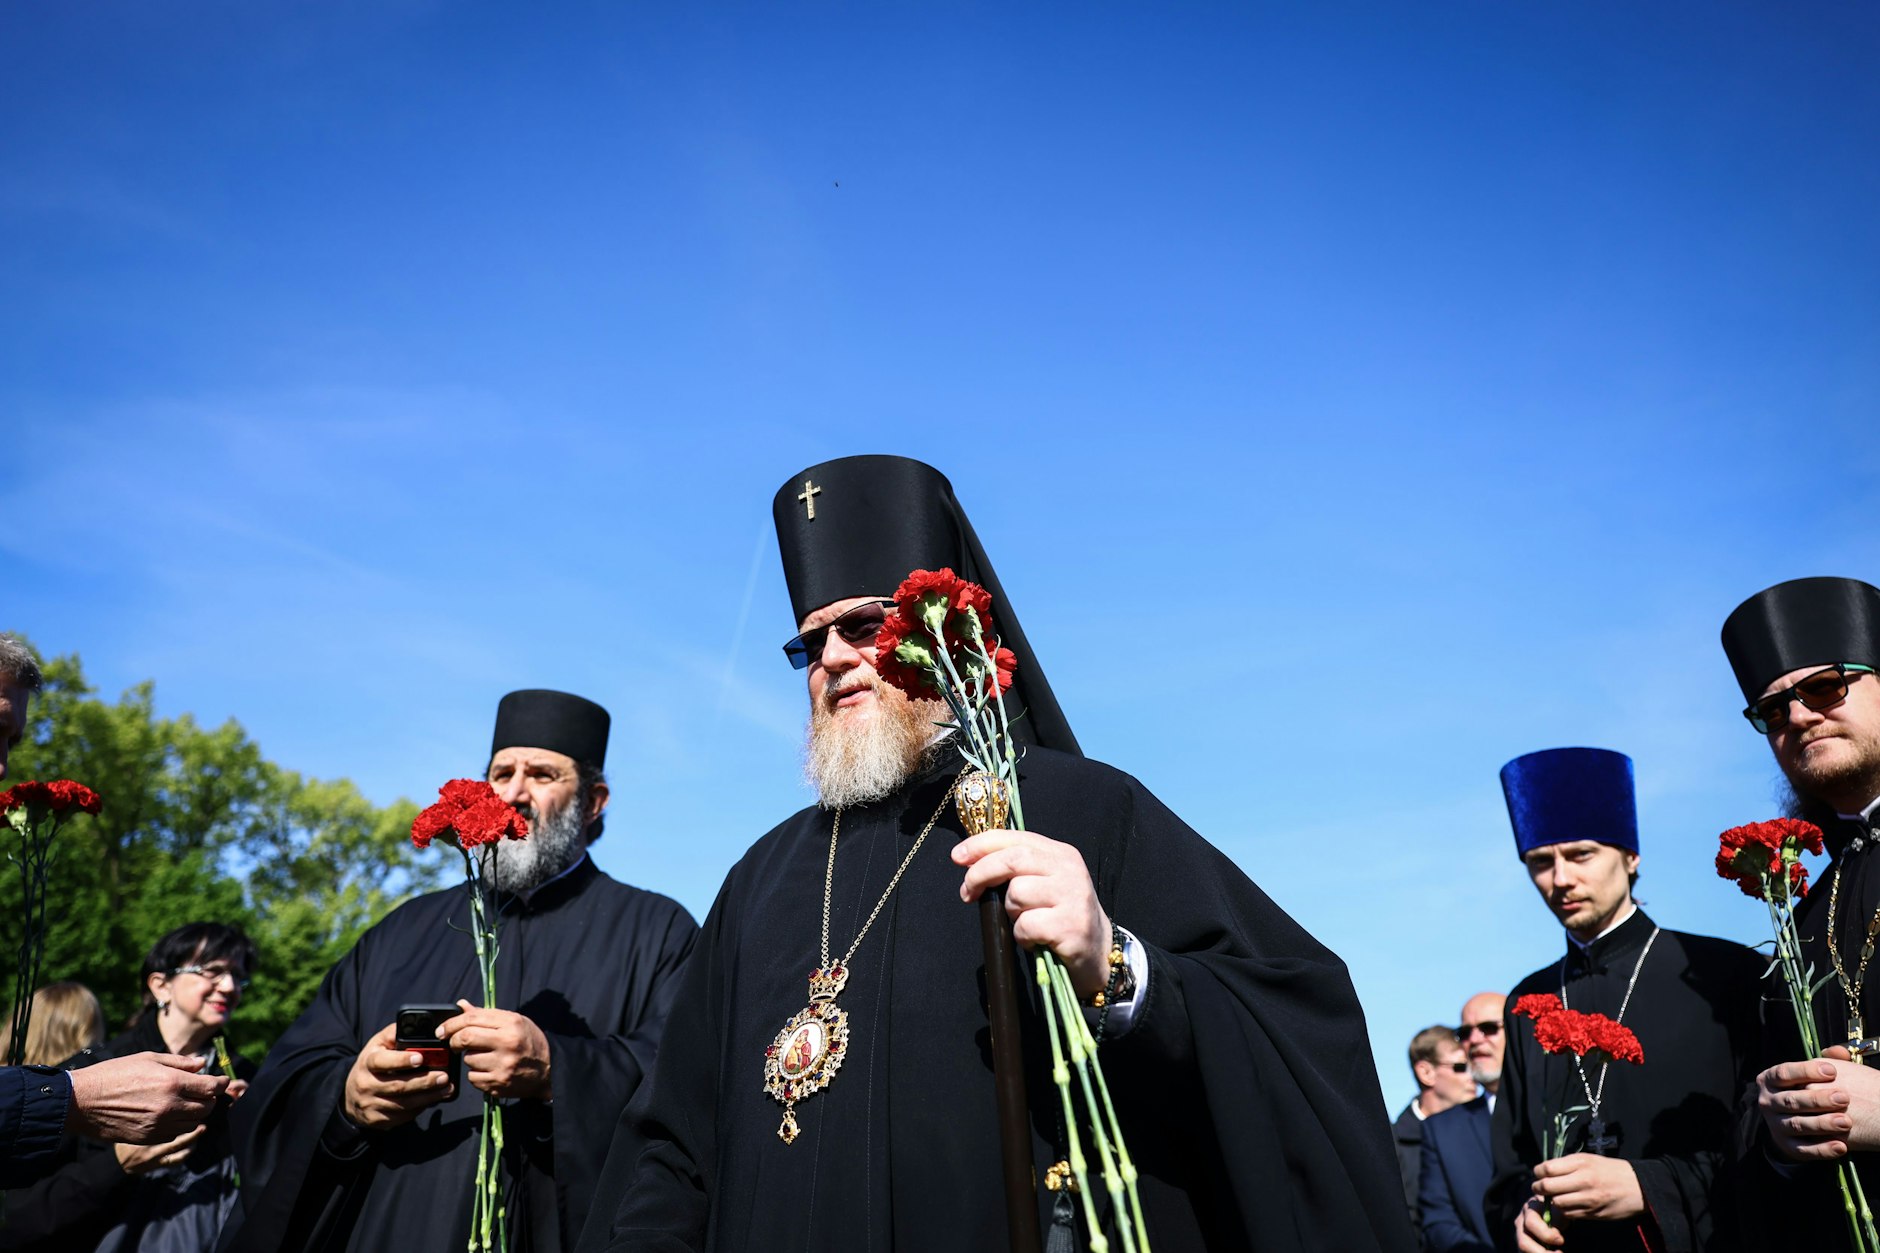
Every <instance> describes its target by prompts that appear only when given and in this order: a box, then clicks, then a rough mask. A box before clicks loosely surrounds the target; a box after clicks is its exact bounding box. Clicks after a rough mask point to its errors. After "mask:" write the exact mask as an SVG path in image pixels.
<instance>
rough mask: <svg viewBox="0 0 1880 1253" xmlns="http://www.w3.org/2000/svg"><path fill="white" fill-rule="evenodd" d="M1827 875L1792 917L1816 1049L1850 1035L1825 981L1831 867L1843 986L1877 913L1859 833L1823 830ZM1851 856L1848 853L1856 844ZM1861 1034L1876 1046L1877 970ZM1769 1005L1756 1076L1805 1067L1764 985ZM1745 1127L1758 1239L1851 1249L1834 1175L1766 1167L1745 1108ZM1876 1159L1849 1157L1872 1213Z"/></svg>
mask: <svg viewBox="0 0 1880 1253" xmlns="http://www.w3.org/2000/svg"><path fill="white" fill-rule="evenodd" d="M1824 834H1825V835H1826V836H1827V845H1828V853H1829V855H1830V857H1831V858H1832V866H1831V868H1829V869H1828V870H1826V871H1824V873H1823V874H1822V876H1821V878H1820V879H1819V880H1818V881H1815V882H1811V883H1810V884H1809V889H1808V895H1807V896H1805V897H1804V898H1803V899H1802V903H1801V904H1800V905H1799V906H1798V907H1797V908H1796V911H1795V929H1796V933H1797V934H1798V935H1799V936H1800V937H1801V941H1802V961H1803V963H1804V964H1805V965H1809V966H1812V967H1813V969H1814V972H1815V977H1816V978H1821V977H1823V976H1827V982H1826V983H1824V984H1822V986H1821V987H1820V988H1818V989H1816V991H1815V998H1814V1005H1815V1034H1816V1035H1817V1036H1818V1037H1819V1039H1820V1041H1821V1047H1823V1048H1827V1047H1829V1046H1830V1045H1834V1044H1842V1043H1845V1042H1846V1040H1847V1037H1848V1031H1849V1026H1850V1023H1849V1015H1848V1012H1847V993H1846V992H1845V991H1844V990H1843V989H1842V987H1841V983H1840V980H1839V979H1837V978H1835V977H1834V975H1833V974H1832V971H1833V970H1834V964H1833V958H1831V957H1830V956H1829V954H1828V901H1829V899H1830V889H1831V888H1832V886H1833V880H1832V876H1833V874H1834V873H1835V871H1834V869H1833V868H1832V867H1833V866H1838V867H1839V868H1840V874H1841V884H1840V893H1839V900H1837V901H1836V902H1835V930H1836V932H1837V935H1836V937H1835V940H1836V943H1837V944H1838V945H1839V947H1840V951H1841V961H1842V963H1843V965H1844V966H1845V968H1846V970H1847V974H1848V977H1849V978H1850V979H1851V978H1853V977H1854V974H1855V972H1856V971H1857V970H1858V969H1859V967H1860V948H1861V945H1862V943H1863V942H1865V939H1866V935H1867V927H1868V924H1869V923H1871V922H1872V921H1873V918H1874V915H1875V911H1876V910H1880V853H1876V851H1875V844H1876V840H1875V838H1874V836H1873V835H1872V834H1870V833H1869V832H1868V830H1867V829H1866V827H1865V826H1864V825H1863V824H1860V823H1857V822H1847V821H1842V822H1830V823H1828V824H1827V825H1826V827H1825V829H1824ZM1856 839H1858V840H1859V846H1858V847H1856V846H1855V843H1854V842H1855V840H1856ZM1860 991H1861V997H1860V999H1861V1015H1862V1022H1861V1026H1862V1031H1863V1034H1864V1035H1865V1036H1867V1037H1869V1038H1871V1037H1873V1036H1880V968H1876V966H1875V965H1874V964H1872V963H1869V965H1868V973H1867V977H1866V978H1865V979H1863V980H1862V981H1861V990H1860ZM1768 996H1769V999H1768V1000H1767V1001H1766V1002H1765V1003H1764V1006H1763V1017H1764V1023H1765V1026H1764V1034H1763V1053H1762V1056H1761V1057H1760V1058H1759V1059H1758V1060H1759V1063H1760V1065H1761V1066H1765V1067H1766V1066H1773V1065H1775V1064H1776V1063H1778V1062H1794V1061H1801V1060H1802V1059H1803V1052H1802V1043H1801V1036H1800V1034H1799V1033H1798V1032H1797V1031H1796V1030H1795V1017H1794V1014H1793V1012H1792V1011H1791V1010H1790V1009H1789V1001H1788V996H1787V994H1786V990H1785V989H1784V988H1783V987H1782V986H1780V985H1779V984H1777V983H1776V982H1775V976H1771V978H1770V987H1769V993H1768ZM1867 1064H1868V1065H1869V1066H1874V1065H1880V1058H1871V1057H1870V1058H1868V1059H1867ZM1745 1106H1746V1110H1745V1119H1744V1121H1745V1127H1746V1130H1747V1131H1748V1136H1747V1141H1748V1146H1747V1147H1748V1153H1747V1155H1746V1156H1747V1159H1748V1160H1747V1167H1748V1169H1749V1171H1750V1172H1751V1175H1752V1178H1753V1179H1754V1180H1755V1185H1756V1189H1757V1192H1758V1194H1759V1195H1760V1196H1761V1198H1762V1200H1761V1201H1760V1202H1759V1204H1758V1205H1757V1206H1756V1207H1755V1212H1754V1215H1753V1217H1754V1218H1755V1219H1756V1220H1757V1222H1758V1225H1757V1228H1756V1234H1757V1238H1758V1239H1761V1240H1764V1241H1766V1242H1768V1245H1769V1247H1776V1245H1777V1244H1778V1243H1790V1242H1792V1243H1793V1245H1794V1247H1797V1248H1807V1249H1809V1250H1811V1253H1812V1251H1815V1250H1819V1251H1820V1253H1835V1251H1836V1250H1839V1249H1848V1248H1852V1247H1853V1244H1852V1241H1851V1239H1850V1238H1849V1235H1848V1229H1847V1220H1846V1218H1845V1216H1844V1214H1843V1210H1842V1207H1841V1192H1840V1188H1839V1187H1838V1186H1837V1184H1836V1182H1835V1174H1836V1172H1835V1169H1834V1167H1833V1166H1830V1165H1826V1164H1822V1163H1814V1162H1787V1161H1785V1162H1783V1163H1782V1164H1781V1165H1780V1166H1775V1165H1773V1164H1772V1153H1771V1149H1770V1140H1769V1135H1768V1132H1767V1131H1766V1130H1765V1129H1764V1126H1763V1122H1762V1117H1761V1115H1760V1114H1759V1113H1758V1112H1757V1111H1756V1109H1755V1108H1754V1104H1753V1094H1752V1099H1751V1100H1746V1101H1745ZM1876 1159H1880V1154H1874V1153H1857V1154H1855V1155H1854V1156H1853V1157H1852V1158H1851V1159H1850V1160H1852V1161H1853V1163H1854V1166H1855V1169H1856V1170H1857V1171H1858V1172H1859V1174H1860V1180H1861V1188H1862V1190H1864V1191H1865V1192H1866V1194H1867V1203H1868V1205H1869V1206H1872V1207H1880V1160H1876Z"/></svg>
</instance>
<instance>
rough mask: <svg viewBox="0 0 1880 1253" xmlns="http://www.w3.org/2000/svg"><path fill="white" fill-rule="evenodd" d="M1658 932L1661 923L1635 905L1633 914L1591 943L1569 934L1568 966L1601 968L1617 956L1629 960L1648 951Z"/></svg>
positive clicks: (1600, 934) (1609, 928)
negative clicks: (1658, 925) (1648, 944)
mask: <svg viewBox="0 0 1880 1253" xmlns="http://www.w3.org/2000/svg"><path fill="white" fill-rule="evenodd" d="M1657 929H1658V927H1657V924H1656V923H1654V922H1652V920H1651V919H1650V918H1647V917H1646V916H1645V911H1644V910H1643V909H1641V908H1639V906H1638V904H1637V903H1636V902H1634V903H1633V905H1632V912H1631V913H1629V914H1627V915H1626V916H1625V918H1624V919H1623V920H1622V921H1620V922H1619V923H1617V924H1615V925H1614V926H1611V927H1608V928H1607V929H1606V930H1604V931H1602V932H1600V933H1599V934H1598V935H1596V936H1594V937H1593V939H1592V940H1591V941H1590V942H1589V943H1586V944H1582V943H1580V941H1579V939H1578V938H1577V937H1576V936H1574V934H1573V933H1572V932H1571V931H1569V932H1568V933H1567V958H1568V962H1567V964H1568V966H1569V968H1571V967H1574V966H1576V965H1583V966H1587V967H1590V968H1594V969H1597V968H1599V967H1601V966H1604V965H1605V964H1606V963H1607V962H1609V961H1611V960H1613V958H1615V957H1620V956H1626V957H1629V956H1631V955H1632V954H1634V953H1636V952H1637V951H1638V950H1639V949H1642V948H1644V947H1645V943H1646V941H1648V940H1650V939H1651V936H1652V932H1654V931H1656V930H1657Z"/></svg>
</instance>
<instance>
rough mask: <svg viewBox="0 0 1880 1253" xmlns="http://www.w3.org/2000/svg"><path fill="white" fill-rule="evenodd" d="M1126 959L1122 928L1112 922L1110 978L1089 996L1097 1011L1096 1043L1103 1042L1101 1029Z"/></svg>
mask: <svg viewBox="0 0 1880 1253" xmlns="http://www.w3.org/2000/svg"><path fill="white" fill-rule="evenodd" d="M1127 962H1128V959H1127V958H1126V957H1125V956H1124V955H1123V929H1122V928H1121V927H1119V926H1117V925H1116V924H1115V923H1114V922H1112V923H1111V924H1110V978H1109V981H1108V982H1107V983H1105V984H1104V985H1103V991H1101V992H1099V993H1097V994H1096V995H1095V996H1093V997H1091V998H1090V1004H1091V1005H1092V1007H1094V1008H1095V1009H1096V1011H1097V1043H1098V1044H1099V1045H1101V1044H1102V1043H1103V1029H1104V1028H1105V1027H1106V1026H1108V1025H1109V1022H1110V1006H1111V1005H1112V1004H1114V1003H1115V1001H1116V985H1117V984H1118V983H1119V982H1121V981H1122V978H1123V971H1124V970H1125V969H1126V966H1127Z"/></svg>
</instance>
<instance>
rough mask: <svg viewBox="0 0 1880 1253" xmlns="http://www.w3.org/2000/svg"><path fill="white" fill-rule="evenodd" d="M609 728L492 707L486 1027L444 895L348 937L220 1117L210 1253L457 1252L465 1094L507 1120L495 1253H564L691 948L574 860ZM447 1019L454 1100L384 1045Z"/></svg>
mask: <svg viewBox="0 0 1880 1253" xmlns="http://www.w3.org/2000/svg"><path fill="white" fill-rule="evenodd" d="M608 726H609V718H608V715H607V711H606V710H605V709H603V708H601V707H600V706H599V705H597V704H595V703H594V702H593V701H590V700H586V699H584V698H582V697H579V696H574V695H571V694H569V693H566V692H552V691H543V690H531V691H521V692H511V693H509V695H507V696H505V697H503V699H502V702H501V704H499V705H498V706H497V709H496V733H495V737H494V739H493V741H492V743H491V746H490V759H489V766H488V771H487V778H488V781H489V783H490V785H491V786H492V787H494V788H495V789H496V791H497V793H498V794H499V795H500V796H502V798H503V799H504V800H506V801H508V802H509V803H510V804H512V805H514V806H516V807H517V809H518V810H519V811H520V812H521V813H522V815H523V817H525V818H527V819H528V820H529V826H530V832H529V837H528V839H526V840H524V841H522V842H521V843H515V842H513V841H504V842H503V844H502V845H501V853H500V855H499V856H498V857H497V858H496V859H495V860H494V861H492V860H491V859H490V857H489V856H488V853H489V852H490V851H491V850H489V849H485V850H483V852H484V856H483V858H482V861H481V865H480V871H481V873H483V874H484V875H485V876H486V877H487V878H489V880H490V882H491V884H492V886H493V889H494V891H495V893H496V899H497V901H498V903H499V910H500V924H499V925H500V927H501V940H500V948H499V951H498V955H497V960H496V992H497V999H498V1002H499V1004H500V1006H501V1008H498V1009H484V1008H481V1007H480V1006H481V1001H482V985H481V980H480V976H479V974H478V972H477V967H476V961H475V957H474V954H473V949H472V946H471V942H470V936H469V935H468V934H466V933H467V931H468V930H469V926H470V902H469V895H468V893H467V892H466V890H465V888H464V886H463V885H462V884H461V883H460V884H457V885H456V886H453V887H450V888H446V889H445V890H443V891H441V892H432V893H430V894H428V895H425V896H420V897H418V898H417V899H415V900H412V901H408V902H406V903H405V904H403V905H401V906H399V907H398V908H397V909H395V910H393V911H392V912H391V913H390V914H389V915H387V916H386V918H385V919H384V920H383V921H382V922H380V923H379V924H378V925H377V926H375V927H373V928H372V929H371V930H370V931H367V932H366V933H365V935H364V936H362V937H360V940H359V942H358V944H356V945H354V946H353V950H352V951H351V952H350V953H348V954H347V955H346V956H345V957H344V958H342V959H341V960H340V962H339V964H338V965H336V966H334V967H333V969H332V970H330V971H328V972H327V975H326V978H325V980H324V981H323V982H322V983H321V984H320V990H319V992H318V993H317V994H316V995H315V996H314V999H313V1003H312V1004H311V1005H310V1006H308V1008H307V1009H306V1011H305V1012H304V1013H302V1014H301V1015H300V1017H299V1018H298V1019H296V1020H295V1022H294V1024H293V1026H291V1027H289V1028H288V1029H287V1031H286V1033H285V1034H283V1035H282V1036H281V1038H280V1040H279V1041H278V1042H277V1043H276V1044H275V1046H274V1048H273V1049H272V1050H271V1051H270V1052H269V1053H268V1057H267V1061H266V1062H265V1063H264V1064H263V1066H262V1068H261V1070H260V1072H259V1073H258V1074H257V1075H256V1076H255V1080H254V1084H253V1086H252V1087H251V1088H250V1089H249V1091H248V1093H247V1094H246V1095H245V1096H244V1097H243V1098H242V1099H241V1100H240V1101H239V1102H237V1103H236V1105H235V1106H234V1109H233V1121H234V1125H235V1130H236V1135H237V1143H238V1161H239V1163H240V1166H241V1173H242V1184H243V1194H242V1219H241V1221H240V1224H239V1226H238V1227H237V1228H236V1229H235V1235H234V1236H233V1237H232V1238H225V1239H224V1242H223V1245H222V1248H223V1249H224V1251H225V1253H227V1251H229V1250H253V1251H254V1253H261V1251H262V1250H270V1251H271V1250H290V1249H291V1250H303V1249H304V1250H315V1249H318V1250H322V1251H324V1250H341V1249H349V1250H368V1249H370V1250H397V1251H399V1253H418V1251H419V1250H431V1249H438V1250H444V1249H452V1250H455V1249H463V1248H465V1247H466V1246H467V1245H468V1242H469V1234H470V1200H471V1191H472V1184H473V1182H474V1180H475V1178H476V1168H477V1144H478V1137H477V1127H478V1120H479V1118H480V1116H481V1113H482V1109H483V1098H484V1094H485V1093H489V1094H492V1095H495V1096H497V1097H500V1098H504V1101H505V1111H506V1112H505V1121H506V1124H507V1126H506V1131H507V1135H506V1144H505V1151H504V1154H503V1160H502V1164H501V1176H500V1177H501V1180H502V1187H503V1192H504V1198H505V1205H506V1208H507V1212H508V1218H509V1227H510V1231H511V1233H512V1240H513V1243H514V1247H515V1248H517V1249H529V1250H533V1251H534V1253H551V1251H553V1250H559V1249H571V1248H573V1247H574V1243H575V1238H576V1236H577V1235H579V1234H580V1230H581V1224H582V1222H583V1221H584V1219H585V1217H586V1215H587V1212H588V1208H589V1206H590V1205H591V1204H592V1203H593V1200H594V1196H595V1184H596V1179H597V1176H598V1175H599V1172H600V1159H601V1158H602V1156H603V1155H604V1154H605V1152H606V1149H607V1144H608V1139H609V1137H610V1136H611V1135H612V1132H613V1127H614V1122H615V1121H616V1118H617V1116H618V1114H619V1110H620V1108H621V1106H622V1105H624V1104H625V1103H626V1102H627V1101H628V1100H629V1099H630V1098H631V1097H632V1096H633V1093H634V1091H635V1089H637V1088H638V1087H639V1086H640V1084H641V1082H642V1080H643V1079H644V1078H645V1076H646V1074H647V1072H648V1071H650V1070H651V1069H652V1065H653V1056H654V1053H655V1051H656V1050H657V1048H658V1047H659V1040H660V1033H661V1030H662V1028H663V1027H664V1026H665V1021H666V1015H667V1012H668V1011H669V1010H670V1008H671V1006H672V998H673V993H674V990H675V988H676V987H677V980H676V979H675V978H674V977H673V975H674V972H675V971H677V970H678V968H679V967H680V965H681V964H682V963H683V962H684V960H685V957H686V954H687V953H688V952H689V951H690V950H691V947H692V942H693V939H694V937H695V936H696V935H697V933H698V927H697V924H695V923H694V922H693V921H692V917H691V915H690V914H688V913H687V912H686V911H685V909H684V908H683V907H682V906H680V905H679V904H677V903H676V902H674V901H671V900H668V899H667V898H665V897H663V896H660V895H658V894H656V893H653V892H648V891H645V890H643V889H640V888H636V887H629V886H627V885H626V884H624V883H619V882H616V881H615V880H614V879H612V878H610V877H608V876H607V875H605V874H603V873H602V872H601V871H600V870H599V869H598V868H597V867H596V866H595V865H594V862H593V860H592V859H591V858H590V857H589V856H588V846H589V845H591V844H592V843H593V842H594V841H595V840H596V839H598V838H600V834H601V829H602V821H603V818H602V811H603V810H604V809H605V808H606V806H607V798H608V786H607V779H606V776H605V774H604V773H603V767H604V765H605V761H606V754H607V733H608ZM453 1002H456V1003H458V1004H459V1005H460V1007H461V1008H462V1011H463V1012H461V1013H459V1014H458V1015H456V1016H455V1017H452V1018H449V1019H447V1020H445V1021H444V1022H442V1023H441V1024H440V1025H439V1027H438V1032H439V1034H440V1036H441V1037H442V1038H443V1041H444V1043H446V1044H448V1045H449V1046H450V1048H451V1049H452V1050H454V1051H455V1052H456V1053H458V1054H459V1055H460V1061H459V1068H460V1069H461V1072H462V1082H460V1083H456V1084H453V1083H452V1082H451V1081H450V1076H449V1074H448V1073H446V1071H444V1070H441V1069H423V1068H419V1067H416V1066H414V1064H413V1063H414V1061H419V1060H422V1058H421V1057H420V1055H419V1054H416V1053H412V1052H410V1051H408V1050H407V1049H405V1048H399V1047H394V1043H395V1041H394V1026H395V1022H394V1020H395V1018H396V1016H397V1014H398V1011H399V1008H400V1007H401V1006H403V1005H406V1004H443V1005H448V1004H451V1003H453ZM472 1006H477V1007H476V1008H472ZM558 1098H559V1099H558Z"/></svg>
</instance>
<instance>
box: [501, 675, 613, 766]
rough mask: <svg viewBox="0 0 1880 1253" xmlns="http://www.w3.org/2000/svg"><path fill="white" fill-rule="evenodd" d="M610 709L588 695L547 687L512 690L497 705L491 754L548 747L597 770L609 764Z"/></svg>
mask: <svg viewBox="0 0 1880 1253" xmlns="http://www.w3.org/2000/svg"><path fill="white" fill-rule="evenodd" d="M611 722H612V720H611V719H610V718H609V717H608V716H607V711H606V710H605V709H602V708H601V707H600V706H599V705H596V704H595V703H594V702H593V701H591V700H588V699H586V698H585V697H581V696H575V695H573V694H571V693H569V692H554V691H550V690H548V689H547V688H526V689H524V690H523V691H520V692H511V693H510V694H509V695H507V696H505V697H503V699H502V701H501V702H500V703H499V704H498V705H497V706H496V734H495V736H494V737H492V738H491V740H490V756H492V757H494V756H495V755H496V754H497V753H499V752H501V751H502V750H503V749H505V748H546V749H548V750H550V751H551V752H557V753H565V754H567V755H568V756H570V757H572V758H574V759H575V760H576V761H578V762H581V763H583V764H585V765H589V766H593V767H595V768H596V769H598V768H600V767H602V766H605V765H606V764H607V729H608V727H609V725H611Z"/></svg>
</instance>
